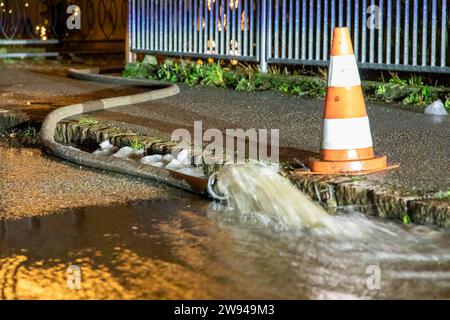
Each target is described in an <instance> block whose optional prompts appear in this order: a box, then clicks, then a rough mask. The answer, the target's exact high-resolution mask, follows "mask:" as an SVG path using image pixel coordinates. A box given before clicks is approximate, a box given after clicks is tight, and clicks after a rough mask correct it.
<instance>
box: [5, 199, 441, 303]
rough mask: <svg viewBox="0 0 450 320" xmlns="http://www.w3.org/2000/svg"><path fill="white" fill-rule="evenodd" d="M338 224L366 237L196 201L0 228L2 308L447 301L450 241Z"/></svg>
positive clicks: (363, 222)
mask: <svg viewBox="0 0 450 320" xmlns="http://www.w3.org/2000/svg"><path fill="white" fill-rule="evenodd" d="M333 219H336V221H340V222H343V221H345V223H347V224H348V225H350V224H351V225H352V230H355V228H358V230H360V234H359V235H355V236H354V237H353V236H352V235H351V234H347V235H346V236H344V237H336V236H332V235H326V234H320V233H318V232H313V230H295V229H291V230H284V231H280V230H276V229H275V228H272V227H271V226H267V225H266V226H264V225H262V224H260V223H257V222H255V221H252V220H251V219H241V218H240V217H238V216H236V214H234V213H231V212H219V211H217V210H214V209H213V208H212V205H211V204H210V203H209V202H207V201H204V200H200V199H199V198H197V197H195V196H191V195H189V194H184V195H183V196H178V195H177V196H174V197H173V198H172V199H161V200H154V201H151V202H135V203H132V204H127V205H119V206H114V207H93V208H85V209H76V210H72V211H67V212H65V213H61V214H55V215H50V216H45V217H33V218H22V219H19V220H0V221H1V222H0V298H2V299H15V298H19V299H24V298H31V299H38V298H40V299H74V298H75V299H77V298H87V299H89V298H97V299H122V298H124V299H131V298H142V299H194V298H195V299H206V298H211V299H216V298H228V299H246V298H275V299H278V298H287V299H317V298H324V299H327V298H338V299H346V298H450V250H449V249H450V235H449V233H448V232H444V231H436V230H432V229H429V228H426V227H419V226H409V225H408V226H404V225H399V224H395V223H390V222H386V221H379V220H375V219H372V218H369V217H366V216H362V215H359V214H357V213H342V215H341V216H339V217H335V218H333ZM78 271H80V273H81V279H80V282H78V278H77V276H78ZM378 280H380V281H378ZM78 284H79V285H80V287H79V290H76V288H77V285H78Z"/></svg>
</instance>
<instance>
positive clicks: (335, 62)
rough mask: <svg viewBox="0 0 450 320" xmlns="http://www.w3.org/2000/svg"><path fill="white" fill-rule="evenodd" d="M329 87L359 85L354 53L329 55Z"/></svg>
mask: <svg viewBox="0 0 450 320" xmlns="http://www.w3.org/2000/svg"><path fill="white" fill-rule="evenodd" d="M328 70H329V71H328V72H329V76H328V86H329V87H353V86H359V85H361V80H360V78H359V73H358V65H357V64H356V59H355V56H354V55H343V56H331V59H330V67H329V69H328Z"/></svg>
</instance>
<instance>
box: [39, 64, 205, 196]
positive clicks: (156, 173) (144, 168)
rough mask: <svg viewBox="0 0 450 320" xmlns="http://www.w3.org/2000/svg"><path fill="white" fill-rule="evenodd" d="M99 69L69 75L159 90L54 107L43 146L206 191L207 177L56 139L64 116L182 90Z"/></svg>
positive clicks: (70, 157)
mask: <svg viewBox="0 0 450 320" xmlns="http://www.w3.org/2000/svg"><path fill="white" fill-rule="evenodd" d="M99 71H100V70H99V69H84V70H74V69H71V70H69V76H71V77H73V78H76V79H80V80H86V81H95V82H100V83H107V84H120V85H134V86H136V85H138V86H145V87H149V88H153V89H155V88H156V89H157V90H152V91H149V92H145V93H140V94H135V95H129V96H122V97H117V98H108V99H102V100H97V101H89V102H86V103H78V104H73V105H69V106H66V107H63V108H59V109H56V110H54V111H53V112H51V113H50V114H48V115H47V117H46V118H45V120H44V122H43V124H42V128H41V131H40V139H41V143H42V145H43V147H44V150H45V151H47V152H49V153H52V154H54V155H56V156H58V157H60V158H63V159H66V160H69V161H71V162H75V163H78V164H80V165H84V166H88V167H93V168H98V169H102V170H109V171H114V172H118V173H125V174H130V175H134V176H138V177H143V178H151V179H154V180H157V181H160V182H164V183H168V184H170V185H173V186H176V187H180V188H183V189H185V190H188V191H191V192H195V193H200V194H206V181H203V180H204V179H201V181H200V179H194V178H192V177H190V176H186V175H183V174H181V173H178V172H175V171H170V170H166V169H160V168H156V167H153V166H149V165H143V164H140V163H138V162H133V161H127V160H122V159H116V158H112V157H106V156H100V155H93V154H91V153H88V152H84V151H81V150H79V149H75V148H73V147H70V146H67V145H63V144H60V143H59V142H57V141H55V139H54V138H55V132H56V129H57V124H58V123H59V122H60V121H61V120H63V119H65V118H69V117H73V116H76V115H80V114H84V113H88V112H93V111H99V110H106V109H110V108H114V107H120V106H126V105H130V104H138V103H142V102H148V101H152V100H157V99H162V98H166V97H170V96H173V95H176V94H178V93H179V92H180V89H179V87H178V86H176V85H173V84H168V83H163V82H160V81H150V80H136V79H132V80H131V79H125V78H118V77H112V76H105V75H99V74H97V73H98V72H99Z"/></svg>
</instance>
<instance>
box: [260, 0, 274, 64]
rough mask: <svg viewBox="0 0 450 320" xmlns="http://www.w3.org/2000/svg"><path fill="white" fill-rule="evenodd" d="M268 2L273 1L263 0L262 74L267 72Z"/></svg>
mask: <svg viewBox="0 0 450 320" xmlns="http://www.w3.org/2000/svg"><path fill="white" fill-rule="evenodd" d="M267 1H271V0H261V9H260V10H261V21H262V23H261V34H260V37H261V38H260V39H261V40H260V45H259V47H260V48H259V50H260V57H259V59H260V68H261V72H264V73H266V72H267V56H266V40H267V39H266V38H267V32H266V29H267V22H266V13H267Z"/></svg>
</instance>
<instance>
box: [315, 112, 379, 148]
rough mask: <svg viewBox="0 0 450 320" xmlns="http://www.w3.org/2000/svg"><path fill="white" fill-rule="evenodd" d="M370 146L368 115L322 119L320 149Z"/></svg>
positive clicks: (371, 144)
mask: <svg viewBox="0 0 450 320" xmlns="http://www.w3.org/2000/svg"><path fill="white" fill-rule="evenodd" d="M372 146H373V143H372V135H371V134H370V126H369V118H368V117H361V118H347V119H345V118H344V119H324V121H323V139H322V149H327V150H345V149H348V150H352V149H361V148H369V147H372Z"/></svg>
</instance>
